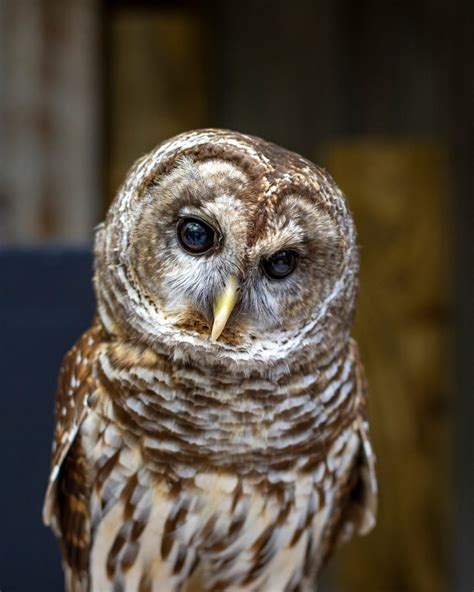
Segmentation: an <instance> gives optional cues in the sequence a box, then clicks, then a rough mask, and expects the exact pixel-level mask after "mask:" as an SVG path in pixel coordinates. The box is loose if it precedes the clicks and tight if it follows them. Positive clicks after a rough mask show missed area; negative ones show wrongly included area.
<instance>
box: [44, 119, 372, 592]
mask: <svg viewBox="0 0 474 592" xmlns="http://www.w3.org/2000/svg"><path fill="white" fill-rule="evenodd" d="M313 210H314V212H313ZM311 216H312V217H313V218H311ZM183 220H184V222H183ZM183 224H184V225H185V230H184V231H183V230H182V229H183ZM186 224H187V226H186ZM196 224H198V225H197V226H196ZM199 224H200V225H199ZM203 228H204V230H206V229H211V230H206V232H207V235H205V238H206V237H207V238H209V234H210V233H212V237H213V239H214V240H213V242H212V241H211V243H212V244H211V246H210V247H209V249H207V250H206V251H204V252H203V253H199V254H197V253H196V252H195V248H196V244H198V246H199V248H201V246H200V245H201V243H203V240H202V236H204V235H203V230H202V229H203ZM176 234H178V239H177V238H176ZM188 239H189V240H188ZM206 240H207V239H206ZM180 241H181V242H180ZM208 242H209V241H208ZM203 244H204V246H207V245H206V244H205V243H203ZM187 249H190V250H189V251H187ZM290 249H291V250H290ZM275 253H277V254H278V255H277V256H276V257H275V255H274V254H275ZM282 253H283V254H282ZM290 253H291V256H290ZM293 253H294V254H293ZM95 261H96V263H95V265H96V268H95V288H96V294H97V301H98V315H97V317H96V319H95V321H94V323H93V325H92V327H91V329H89V330H88V331H87V332H86V333H85V334H84V335H83V337H82V338H81V339H80V340H79V342H78V343H77V345H76V346H75V347H74V348H73V349H72V350H71V351H70V352H69V354H68V355H67V356H66V358H65V361H64V364H63V368H62V370H61V375H60V380H59V388H58V395H57V401H56V418H57V423H56V433H55V444H54V446H53V463H52V472H51V477H50V482H49V486H48V491H47V495H46V501H45V509H44V517H45V521H46V522H47V523H49V524H51V525H52V527H53V528H54V530H55V532H56V533H57V534H58V536H59V538H60V541H61V547H62V555H63V564H64V568H65V573H66V583H67V587H68V589H69V590H80V591H82V590H98V591H105V590H114V591H116V590H140V591H158V590H159V591H160V592H161V591H164V590H165V591H166V590H170V591H172V590H189V591H198V590H242V591H245V590H264V591H267V590H269V591H270V590H271V591H278V590H282V591H283V590H285V591H290V590H312V589H314V585H315V582H316V580H317V576H318V574H319V572H320V570H321V568H322V566H323V564H324V561H325V559H326V558H327V556H328V555H329V553H330V552H331V549H332V548H333V546H334V544H335V543H336V542H337V541H338V540H343V539H346V538H348V537H349V536H350V535H351V534H352V532H353V531H358V532H365V531H366V530H368V529H369V528H370V527H371V526H372V525H373V522H374V511H375V495H376V484H375V476H374V466H373V462H374V461H373V455H372V451H371V447H370V441H369V438H368V427H367V416H366V401H365V380H364V377H363V371H362V366H361V364H360V361H359V357H358V353H357V346H356V344H355V342H354V341H353V340H352V339H351V338H350V336H349V333H350V324H351V319H352V312H353V306H354V299H355V292H356V274H357V252H356V247H355V235H354V231H353V226H352V221H351V219H350V214H349V213H348V210H347V208H346V206H345V202H344V199H343V197H342V196H341V194H340V192H339V191H338V190H337V188H336V187H335V185H334V183H333V182H332V180H330V178H328V177H327V175H326V174H325V173H324V172H322V171H321V170H320V169H317V167H315V166H314V165H311V163H308V162H307V161H305V160H304V159H302V158H301V157H298V156H297V155H294V154H292V153H288V152H286V151H284V150H282V149H279V148H277V147H275V146H273V145H271V144H268V143H267V142H264V141H263V140H258V139H255V138H251V137H248V136H243V135H241V134H237V133H234V132H226V131H222V130H204V131H198V132H191V133H189V134H184V135H182V136H178V138H176V139H173V140H170V141H169V142H167V143H165V144H164V145H162V146H160V147H158V148H157V149H156V150H155V151H154V152H153V153H152V154H151V155H149V156H147V157H145V158H144V159H142V160H141V161H139V162H138V163H137V165H135V168H134V169H133V170H132V172H131V173H130V175H129V177H128V179H127V180H126V182H125V184H124V186H123V187H122V189H121V191H120V192H119V195H118V197H117V199H116V201H115V202H114V204H113V206H112V208H111V210H110V212H109V214H108V217H107V220H106V222H105V224H104V225H103V226H102V227H100V228H99V230H98V234H97V238H96V260H95ZM295 261H296V262H297V263H295ZM288 270H290V272H288ZM305 270H307V273H308V274H309V275H306V273H304V272H305ZM282 273H285V274H286V275H284V276H282ZM228 277H233V278H237V279H236V280H235V282H234V283H229V282H228V281H227V278H228ZM290 278H291V279H290ZM234 285H236V286H238V287H237V288H235V289H234V288H232V286H234ZM229 286H231V288H229ZM226 290H227V292H226ZM229 290H231V291H232V290H233V291H232V294H233V296H232V298H231V299H229V298H230V297H227V296H225V297H222V294H223V293H225V294H228V293H229ZM226 298H227V300H226ZM216 302H217V303H218V304H216ZM220 302H224V304H219V303H220ZM228 302H231V304H230V305H229V306H228V309H229V311H228V313H226V317H225V321H224V326H223V327H222V328H220V329H219V334H218V338H217V340H216V339H209V335H210V333H211V331H212V335H215V334H216V330H215V326H216V323H217V322H218V319H219V318H220V315H221V312H220V311H221V309H222V308H225V307H226V306H227V304H225V303H228Z"/></svg>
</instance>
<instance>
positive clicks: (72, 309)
mask: <svg viewBox="0 0 474 592" xmlns="http://www.w3.org/2000/svg"><path fill="white" fill-rule="evenodd" d="M91 280H92V256H91V253H90V251H89V250H86V249H84V250H78V249H61V248H45V249H35V250H10V249H8V250H5V249H3V250H0V376H1V381H0V385H1V386H0V445H1V450H3V451H4V452H3V453H2V467H1V482H0V511H1V514H2V516H1V530H0V590H2V592H3V591H5V592H24V591H26V590H48V591H49V592H55V591H60V590H63V589H64V585H63V577H62V570H61V564H60V556H59V548H58V545H57V543H56V540H55V537H54V535H53V534H52V532H51V531H50V530H49V529H48V528H46V527H44V526H43V524H42V520H41V509H42V504H43V496H44V491H45V487H46V482H47V477H48V471H49V462H50V450H51V440H52V432H53V407H54V396H55V391H56V380H57V375H58V371H59V367H60V365H61V361H62V358H63V356H64V354H65V353H66V352H67V350H68V349H69V348H70V347H71V346H72V345H73V343H74V342H75V341H76V340H77V338H78V337H79V336H80V334H81V333H82V332H83V331H84V330H85V329H86V328H87V327H88V325H89V324H90V322H91V319H92V317H93V314H94V307H95V302H94V295H93V291H92V282H91Z"/></svg>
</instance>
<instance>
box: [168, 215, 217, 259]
mask: <svg viewBox="0 0 474 592" xmlns="http://www.w3.org/2000/svg"><path fill="white" fill-rule="evenodd" d="M177 231H178V239H179V242H180V243H181V246H182V247H183V249H184V250H185V251H187V252H188V253H192V254H194V255H202V254H203V253H206V252H207V251H209V250H210V249H211V248H212V247H213V246H214V244H215V242H216V241H215V238H216V233H215V232H214V230H213V229H212V228H211V227H210V226H209V225H208V224H206V223H205V222H203V221H202V220H199V218H181V220H180V221H179V222H178V228H177Z"/></svg>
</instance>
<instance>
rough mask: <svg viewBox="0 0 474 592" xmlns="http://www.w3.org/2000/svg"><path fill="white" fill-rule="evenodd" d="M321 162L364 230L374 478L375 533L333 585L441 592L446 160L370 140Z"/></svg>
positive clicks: (447, 398)
mask: <svg viewBox="0 0 474 592" xmlns="http://www.w3.org/2000/svg"><path fill="white" fill-rule="evenodd" d="M326 164H327V168H328V169H329V171H330V172H331V174H332V175H333V176H334V178H335V179H336V181H337V183H338V184H339V185H340V186H341V187H342V189H343V190H344V191H345V193H346V194H347V196H348V199H349V204H350V206H351V208H352V210H353V212H354V215H355V220H356V225H357V228H358V232H359V238H360V245H361V261H362V265H361V276H360V277H361V287H360V302H359V307H358V313H357V319H356V327H355V335H356V338H357V340H358V342H359V344H360V347H361V351H362V356H363V360H364V363H365V366H366V370H367V375H368V379H369V388H370V390H369V405H370V406H369V408H370V416H371V422H372V432H373V437H374V441H375V450H376V453H377V457H378V475H379V480H380V506H379V517H378V525H377V528H376V530H375V531H374V532H373V533H372V534H371V535H369V536H368V537H367V538H366V539H361V540H359V541H356V542H353V543H352V544H351V545H349V546H348V547H346V548H345V550H343V551H341V554H340V555H338V558H336V560H335V561H338V562H339V563H338V568H337V569H335V570H334V571H335V572H336V573H340V587H339V588H336V589H340V590H342V591H348V592H357V591H361V592H362V591H364V592H366V591H374V592H379V591H380V592H382V591H387V592H389V591H393V592H395V591H397V592H402V591H403V592H441V591H447V590H449V589H450V585H449V577H450V565H449V563H450V558H449V556H448V551H449V548H450V546H451V540H450V537H451V533H450V529H449V524H450V522H451V520H450V518H451V517H450V516H448V514H449V508H450V507H452V501H451V484H452V477H453V475H452V457H451V454H452V450H451V432H452V430H451V426H452V417H451V407H452V397H451V395H452V393H451V392H450V385H451V382H452V373H451V362H450V356H451V347H450V345H451V327H452V322H451V314H450V300H451V291H452V285H453V281H452V280H453V278H452V275H453V270H452V268H451V265H450V259H449V254H450V243H451V224H450V219H449V215H448V214H449V212H448V207H447V206H448V203H447V200H448V176H449V173H448V163H447V159H446V155H445V154H444V152H443V151H442V150H441V149H440V147H439V146H437V145H435V144H430V143H424V142H418V141H411V140H408V139H407V140H400V141H393V140H386V141H384V140H378V139H374V138H370V137H369V138H366V139H358V140H352V141H347V142H339V143H337V144H334V145H333V146H331V147H330V149H329V150H328V153H327V158H326ZM451 589H452V588H451Z"/></svg>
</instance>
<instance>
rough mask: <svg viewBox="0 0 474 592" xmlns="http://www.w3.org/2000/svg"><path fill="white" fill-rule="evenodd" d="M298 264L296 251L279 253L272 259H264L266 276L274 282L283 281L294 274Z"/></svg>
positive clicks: (263, 264) (271, 257) (263, 265)
mask: <svg viewBox="0 0 474 592" xmlns="http://www.w3.org/2000/svg"><path fill="white" fill-rule="evenodd" d="M297 263H298V253H296V252H295V251H277V252H276V253H274V254H273V255H271V256H270V257H266V258H265V259H262V268H263V271H264V272H265V275H266V276H267V277H269V278H270V279H272V280H282V279H283V278H286V277H287V276H289V275H290V273H293V271H294V270H295V268H296V264H297Z"/></svg>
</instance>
